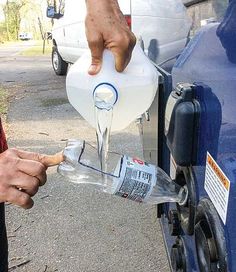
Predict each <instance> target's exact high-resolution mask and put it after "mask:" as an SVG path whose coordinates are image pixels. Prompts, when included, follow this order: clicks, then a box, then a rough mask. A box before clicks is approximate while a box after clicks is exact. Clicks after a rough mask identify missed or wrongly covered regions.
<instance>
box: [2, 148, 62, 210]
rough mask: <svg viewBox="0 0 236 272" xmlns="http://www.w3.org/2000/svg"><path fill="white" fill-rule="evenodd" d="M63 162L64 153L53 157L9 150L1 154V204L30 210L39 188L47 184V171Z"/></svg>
mask: <svg viewBox="0 0 236 272" xmlns="http://www.w3.org/2000/svg"><path fill="white" fill-rule="evenodd" d="M62 161H63V155H62V153H58V154H56V155H53V156H48V155H42V154H38V153H33V152H26V151H22V150H17V149H8V150H6V151H5V152H3V153H1V154H0V202H10V203H12V204H15V205H18V206H21V207H22V208H25V209H30V208H32V206H33V205H34V202H33V200H32V196H34V195H35V194H36V193H37V191H38V188H39V186H42V185H44V184H45V182H46V170H47V168H48V167H50V166H54V165H57V164H59V163H60V162H62Z"/></svg>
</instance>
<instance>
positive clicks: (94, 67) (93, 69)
mask: <svg viewBox="0 0 236 272" xmlns="http://www.w3.org/2000/svg"><path fill="white" fill-rule="evenodd" d="M98 71H99V66H97V65H95V64H92V65H91V66H90V67H89V70H88V73H89V74H90V75H95V74H97V73H98Z"/></svg>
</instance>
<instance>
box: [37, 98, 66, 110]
mask: <svg viewBox="0 0 236 272" xmlns="http://www.w3.org/2000/svg"><path fill="white" fill-rule="evenodd" d="M67 103H68V99H66V98H51V99H50V98H49V99H45V100H42V101H41V104H42V106H43V107H45V108H47V107H52V106H60V105H64V104H67Z"/></svg>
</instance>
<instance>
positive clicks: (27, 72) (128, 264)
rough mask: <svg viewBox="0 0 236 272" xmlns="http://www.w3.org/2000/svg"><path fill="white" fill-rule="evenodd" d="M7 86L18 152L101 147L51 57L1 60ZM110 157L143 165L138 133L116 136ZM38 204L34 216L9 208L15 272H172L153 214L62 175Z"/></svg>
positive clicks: (53, 175)
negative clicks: (79, 144)
mask: <svg viewBox="0 0 236 272" xmlns="http://www.w3.org/2000/svg"><path fill="white" fill-rule="evenodd" d="M0 82H2V83H3V85H4V86H5V88H7V89H8V90H9V92H11V93H12V95H14V96H13V97H14V99H12V102H11V104H10V108H9V114H8V118H7V125H8V133H7V134H8V135H7V136H8V140H9V145H10V146H11V147H13V146H15V147H18V148H21V149H25V150H30V151H37V152H44V153H50V154H52V153H54V152H57V151H59V150H61V149H62V148H63V147H64V146H65V140H66V139H68V138H80V139H85V140H87V141H90V142H92V143H95V132H94V130H93V129H92V128H90V127H89V126H88V124H87V123H86V122H85V121H84V120H83V119H82V118H81V116H80V115H79V114H78V113H77V112H76V111H75V110H73V108H72V107H71V106H70V104H69V103H68V101H67V98H66V92H65V77H57V76H55V75H54V73H53V71H52V68H51V64H50V60H49V58H48V57H40V58H29V57H28V58H27V57H20V56H15V57H10V58H5V59H3V60H1V63H0ZM111 149H112V150H116V151H118V152H120V153H126V154H129V155H135V156H139V157H141V156H142V147H141V144H140V139H139V136H138V130H137V128H136V126H135V125H134V124H132V125H131V126H130V127H129V128H127V129H126V130H124V131H121V132H119V133H116V134H113V135H112V142H111ZM34 201H35V206H34V207H33V209H31V210H27V211H25V210H22V209H20V208H17V207H14V206H12V205H9V206H7V208H6V209H7V211H6V214H7V225H8V236H9V250H10V256H9V259H10V267H14V266H16V265H18V264H22V265H21V266H20V267H18V268H15V269H12V270H11V271H16V272H18V271H19V272H20V271H27V272H53V271H60V272H92V271H94V272H95V271H96V272H113V271H114V272H124V271H125V272H134V271H135V272H141V271H142V272H143V271H145V272H158V271H160V272H169V271H170V270H169V266H168V263H167V259H166V253H165V249H164V246H163V240H162V235H161V231H160V226H159V223H158V221H157V219H156V208H155V207H154V206H148V205H142V204H137V203H132V202H130V201H126V200H124V199H120V198H118V197H114V196H110V195H106V194H103V193H99V192H97V191H95V190H94V188H91V187H89V186H86V185H75V184H72V183H69V182H68V181H66V180H65V179H64V178H62V177H61V176H59V175H58V174H57V172H56V169H55V168H52V169H49V170H48V182H47V184H46V185H45V186H44V187H42V188H41V189H40V191H39V193H38V194H37V196H35V198H34ZM24 262H26V263H25V264H23V263H24Z"/></svg>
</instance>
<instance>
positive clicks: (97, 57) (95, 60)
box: [88, 41, 104, 76]
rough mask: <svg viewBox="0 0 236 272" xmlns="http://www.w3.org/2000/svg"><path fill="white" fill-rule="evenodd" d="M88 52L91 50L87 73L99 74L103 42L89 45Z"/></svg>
mask: <svg viewBox="0 0 236 272" xmlns="http://www.w3.org/2000/svg"><path fill="white" fill-rule="evenodd" d="M89 47H90V50H91V57H92V61H91V65H90V67H89V70H88V73H89V74H90V75H92V76H93V75H96V74H98V73H99V72H100V70H101V68H102V56H103V50H104V47H103V42H102V41H101V42H98V43H96V44H94V45H91V44H90V45H89Z"/></svg>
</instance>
